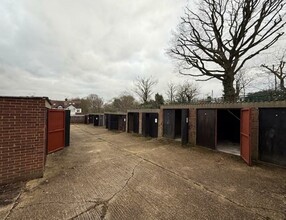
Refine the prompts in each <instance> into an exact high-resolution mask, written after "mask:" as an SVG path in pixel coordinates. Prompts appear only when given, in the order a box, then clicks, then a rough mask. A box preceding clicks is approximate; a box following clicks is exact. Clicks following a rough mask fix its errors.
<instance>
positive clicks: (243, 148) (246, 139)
mask: <svg viewBox="0 0 286 220" xmlns="http://www.w3.org/2000/svg"><path fill="white" fill-rule="evenodd" d="M250 113H251V111H250V109H242V110H241V116H240V155H241V157H242V159H243V160H244V161H245V162H246V163H247V164H248V165H251V144H250V122H251V115H250Z"/></svg>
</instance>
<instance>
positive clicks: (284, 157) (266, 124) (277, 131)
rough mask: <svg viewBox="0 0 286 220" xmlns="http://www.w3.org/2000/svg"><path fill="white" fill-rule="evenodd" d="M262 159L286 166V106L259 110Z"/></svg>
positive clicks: (260, 153)
mask: <svg viewBox="0 0 286 220" xmlns="http://www.w3.org/2000/svg"><path fill="white" fill-rule="evenodd" d="M259 155H260V160H262V161H266V162H271V163H274V164H278V165H282V166H286V108H271V109H260V110H259Z"/></svg>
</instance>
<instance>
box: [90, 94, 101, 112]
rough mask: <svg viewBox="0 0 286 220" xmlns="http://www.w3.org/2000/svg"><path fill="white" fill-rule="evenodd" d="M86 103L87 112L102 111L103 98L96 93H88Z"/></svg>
mask: <svg viewBox="0 0 286 220" xmlns="http://www.w3.org/2000/svg"><path fill="white" fill-rule="evenodd" d="M86 100H87V105H88V112H89V113H93V112H102V111H103V99H102V98H100V97H99V96H98V95H96V94H90V95H88V96H87V98H86Z"/></svg>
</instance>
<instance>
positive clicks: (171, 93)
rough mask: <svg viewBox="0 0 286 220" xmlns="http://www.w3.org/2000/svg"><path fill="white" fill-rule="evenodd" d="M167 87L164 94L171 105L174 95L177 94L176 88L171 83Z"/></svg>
mask: <svg viewBox="0 0 286 220" xmlns="http://www.w3.org/2000/svg"><path fill="white" fill-rule="evenodd" d="M167 86H168V90H167V92H166V94H167V98H168V102H169V103H173V102H174V101H175V94H176V92H177V86H176V85H175V83H173V82H170V83H168V85H167Z"/></svg>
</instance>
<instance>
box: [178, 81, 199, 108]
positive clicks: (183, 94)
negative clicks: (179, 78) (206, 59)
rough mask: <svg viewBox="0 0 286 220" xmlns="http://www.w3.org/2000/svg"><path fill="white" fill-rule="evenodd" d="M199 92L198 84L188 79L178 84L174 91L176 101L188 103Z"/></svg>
mask: <svg viewBox="0 0 286 220" xmlns="http://www.w3.org/2000/svg"><path fill="white" fill-rule="evenodd" d="M198 94H199V89H198V86H197V85H196V84H194V83H191V82H189V81H185V82H184V83H183V84H182V85H179V86H178V89H177V93H176V96H175V97H176V102H178V103H190V102H191V101H193V99H194V98H195V97H196V96H197V95H198Z"/></svg>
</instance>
